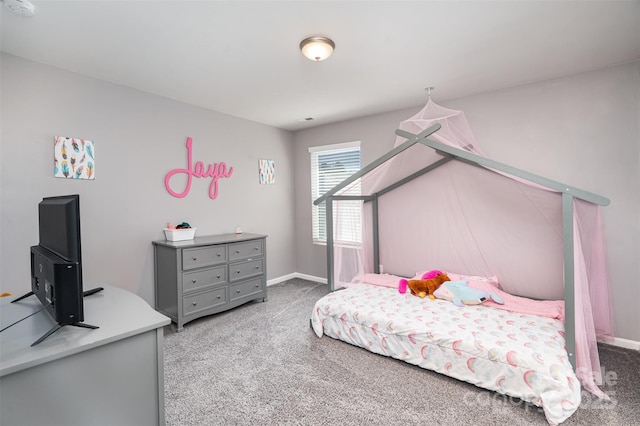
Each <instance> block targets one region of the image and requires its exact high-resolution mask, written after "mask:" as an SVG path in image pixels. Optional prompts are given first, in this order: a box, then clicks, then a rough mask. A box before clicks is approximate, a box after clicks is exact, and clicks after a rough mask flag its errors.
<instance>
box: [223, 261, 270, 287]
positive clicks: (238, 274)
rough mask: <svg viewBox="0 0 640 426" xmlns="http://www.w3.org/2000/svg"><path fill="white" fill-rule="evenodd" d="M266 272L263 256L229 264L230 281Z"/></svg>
mask: <svg viewBox="0 0 640 426" xmlns="http://www.w3.org/2000/svg"><path fill="white" fill-rule="evenodd" d="M263 272H264V260H263V259H262V258H260V259H255V260H247V261H246V262H238V263H233V264H230V265H229V281H231V282H233V281H240V280H243V279H245V278H248V277H252V276H254V275H259V274H262V273H263Z"/></svg>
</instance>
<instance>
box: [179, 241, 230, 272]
mask: <svg viewBox="0 0 640 426" xmlns="http://www.w3.org/2000/svg"><path fill="white" fill-rule="evenodd" d="M226 261H227V246H226V245H225V244H221V245H216V246H209V247H197V248H191V249H184V250H183V251H182V269H183V270H187V269H195V268H201V267H204V266H210V265H217V264H219V263H225V262H226Z"/></svg>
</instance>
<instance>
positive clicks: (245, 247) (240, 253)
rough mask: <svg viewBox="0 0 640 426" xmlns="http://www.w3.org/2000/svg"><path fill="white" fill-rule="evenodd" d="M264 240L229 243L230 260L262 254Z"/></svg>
mask: <svg viewBox="0 0 640 426" xmlns="http://www.w3.org/2000/svg"><path fill="white" fill-rule="evenodd" d="M262 241H263V240H253V241H244V242H241V243H231V244H229V261H234V260H240V259H247V258H251V257H256V256H262V254H263V253H264V247H263V246H262Z"/></svg>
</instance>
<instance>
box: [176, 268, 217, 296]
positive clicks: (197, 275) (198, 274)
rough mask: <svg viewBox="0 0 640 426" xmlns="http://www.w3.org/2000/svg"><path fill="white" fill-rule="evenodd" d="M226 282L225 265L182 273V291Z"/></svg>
mask: <svg viewBox="0 0 640 426" xmlns="http://www.w3.org/2000/svg"><path fill="white" fill-rule="evenodd" d="M226 282H227V268H226V266H225V265H222V266H217V267H215V268H210V269H204V270H199V271H193V272H185V273H184V274H182V292H183V293H188V292H191V291H194V290H198V289H201V288H203V287H207V286H210V285H212V284H221V283H226Z"/></svg>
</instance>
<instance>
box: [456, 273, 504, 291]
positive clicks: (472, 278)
mask: <svg viewBox="0 0 640 426" xmlns="http://www.w3.org/2000/svg"><path fill="white" fill-rule="evenodd" d="M447 275H448V276H449V278H451V281H480V282H483V283H489V284H491V285H492V286H494V287H497V288H500V283H499V282H498V277H496V276H495V275H494V276H492V277H483V276H481V275H464V274H456V273H455V272H448V271H447Z"/></svg>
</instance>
